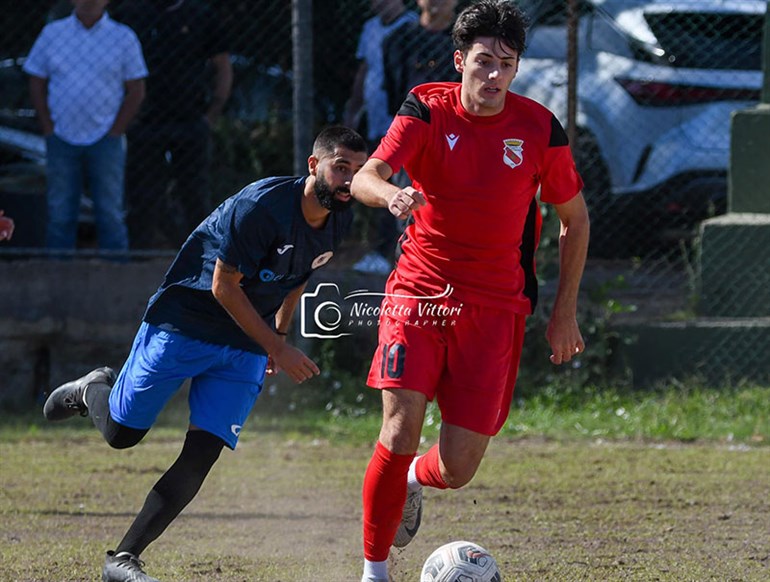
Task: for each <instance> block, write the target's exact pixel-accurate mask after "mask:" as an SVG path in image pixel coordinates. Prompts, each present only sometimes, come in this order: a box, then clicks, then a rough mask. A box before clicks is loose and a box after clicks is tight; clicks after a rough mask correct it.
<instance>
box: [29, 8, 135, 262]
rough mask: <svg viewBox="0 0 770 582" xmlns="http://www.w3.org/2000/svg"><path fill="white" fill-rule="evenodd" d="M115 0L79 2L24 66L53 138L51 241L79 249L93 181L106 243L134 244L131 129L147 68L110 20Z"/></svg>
mask: <svg viewBox="0 0 770 582" xmlns="http://www.w3.org/2000/svg"><path fill="white" fill-rule="evenodd" d="M108 2H109V0H73V1H72V3H73V5H74V7H75V9H74V11H73V13H72V15H71V16H69V17H68V18H64V19H61V20H57V21H54V22H52V23H50V24H48V25H46V26H45V28H43V30H42V32H41V33H40V35H39V36H38V38H37V40H36V41H35V44H34V45H33V47H32V50H31V51H30V53H29V56H28V58H27V60H26V62H25V64H24V71H25V72H26V73H27V74H29V76H30V78H29V87H30V96H31V98H32V104H33V106H34V107H35V110H36V111H37V115H38V119H39V121H40V126H41V128H42V131H43V135H44V136H45V138H46V149H47V168H48V223H47V225H48V226H47V245H48V247H49V248H51V249H75V248H76V246H77V223H78V215H79V211H80V198H81V194H82V193H83V188H84V185H85V183H86V182H87V185H88V191H89V192H90V195H91V198H92V199H93V203H94V213H95V219H96V228H97V237H98V242H99V247H100V248H102V249H108V250H112V251H126V250H127V249H128V234H127V231H126V224H125V211H124V176H125V160H126V145H125V139H124V134H125V131H126V127H127V126H128V124H129V122H130V121H131V120H132V119H133V117H134V116H135V115H136V113H137V111H138V110H139V106H140V104H141V102H142V100H143V99H144V78H145V77H146V76H147V67H146V65H145V63H144V58H143V57H142V49H141V45H140V44H139V40H138V39H137V37H136V35H135V34H134V33H133V31H131V29H130V28H128V27H127V26H124V25H122V24H118V23H117V22H115V21H113V20H112V19H110V17H109V16H108V15H107V14H106V12H105V9H106V6H107V3H108Z"/></svg>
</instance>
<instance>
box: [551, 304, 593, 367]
mask: <svg viewBox="0 0 770 582" xmlns="http://www.w3.org/2000/svg"><path fill="white" fill-rule="evenodd" d="M545 337H546V339H547V340H548V343H549V344H550V346H551V355H550V357H549V358H548V359H549V360H551V363H553V364H556V365H559V364H563V363H564V362H569V361H570V360H571V359H572V358H574V357H575V356H577V355H578V354H581V353H582V352H583V351H585V349H586V344H585V342H584V341H583V336H582V335H581V334H580V328H579V327H578V324H577V320H576V319H575V318H574V317H567V318H558V317H555V316H552V317H551V320H550V321H549V322H548V329H547V330H546V332H545Z"/></svg>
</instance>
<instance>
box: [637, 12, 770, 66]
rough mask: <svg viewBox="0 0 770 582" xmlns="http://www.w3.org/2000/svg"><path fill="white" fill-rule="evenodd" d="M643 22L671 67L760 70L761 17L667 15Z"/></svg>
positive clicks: (715, 14)
mask: <svg viewBox="0 0 770 582" xmlns="http://www.w3.org/2000/svg"><path fill="white" fill-rule="evenodd" d="M645 18H646V20H647V22H648V23H649V26H650V28H651V29H652V31H653V33H654V34H655V36H656V37H657V38H658V43H659V45H660V47H661V48H662V49H663V50H664V51H665V54H666V60H667V61H668V62H669V63H670V64H671V66H673V67H687V68H694V69H736V70H760V69H761V68H762V25H763V20H764V15H762V14H722V13H705V12H670V13H648V14H646V15H645Z"/></svg>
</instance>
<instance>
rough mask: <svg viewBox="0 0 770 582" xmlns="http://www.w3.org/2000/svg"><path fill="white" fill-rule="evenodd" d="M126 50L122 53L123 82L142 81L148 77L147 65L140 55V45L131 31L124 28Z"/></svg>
mask: <svg viewBox="0 0 770 582" xmlns="http://www.w3.org/2000/svg"><path fill="white" fill-rule="evenodd" d="M125 32H126V43H125V45H126V50H125V51H124V52H123V59H124V61H123V80H124V81H134V80H136V79H144V78H145V77H147V75H148V71H147V65H146V64H145V62H144V56H143V55H142V45H141V43H140V42H139V39H138V38H137V36H136V34H135V33H134V31H133V30H131V29H130V28H128V27H127V26H126V27H125Z"/></svg>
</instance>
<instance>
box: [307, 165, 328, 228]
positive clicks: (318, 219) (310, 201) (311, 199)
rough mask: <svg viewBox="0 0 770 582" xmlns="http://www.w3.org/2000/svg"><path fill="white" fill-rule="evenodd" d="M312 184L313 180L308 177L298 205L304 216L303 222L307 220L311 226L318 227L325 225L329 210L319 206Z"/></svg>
mask: <svg viewBox="0 0 770 582" xmlns="http://www.w3.org/2000/svg"><path fill="white" fill-rule="evenodd" d="M311 178H312V176H311ZM313 184H314V180H311V179H310V178H308V180H307V183H306V186H305V191H304V192H303V193H302V200H301V201H300V207H301V208H302V216H303V217H304V218H305V222H307V223H308V225H309V226H310V227H311V228H316V229H320V228H323V227H324V226H325V225H326V221H327V220H328V218H329V214H330V211H329V210H327V209H326V208H324V207H323V206H321V203H320V202H319V201H318V197H317V196H316V194H315V190H314V188H313Z"/></svg>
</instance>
